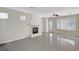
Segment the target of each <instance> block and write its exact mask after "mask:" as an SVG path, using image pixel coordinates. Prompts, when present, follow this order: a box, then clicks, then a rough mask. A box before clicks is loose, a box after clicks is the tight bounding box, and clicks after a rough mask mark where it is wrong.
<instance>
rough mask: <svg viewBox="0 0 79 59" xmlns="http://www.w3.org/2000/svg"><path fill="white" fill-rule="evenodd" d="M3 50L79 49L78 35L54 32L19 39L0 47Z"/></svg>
mask: <svg viewBox="0 0 79 59" xmlns="http://www.w3.org/2000/svg"><path fill="white" fill-rule="evenodd" d="M0 50H3V51H7V50H8V51H79V37H73V36H67V35H62V34H55V33H43V35H42V36H39V37H34V38H28V39H21V40H17V41H14V42H10V43H7V44H6V45H5V46H3V47H0Z"/></svg>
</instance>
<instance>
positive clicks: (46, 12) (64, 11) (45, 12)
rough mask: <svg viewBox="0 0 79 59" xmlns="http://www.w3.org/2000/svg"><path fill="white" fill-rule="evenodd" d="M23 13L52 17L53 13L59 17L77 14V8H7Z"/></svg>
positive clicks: (78, 11) (78, 12)
mask: <svg viewBox="0 0 79 59" xmlns="http://www.w3.org/2000/svg"><path fill="white" fill-rule="evenodd" d="M8 8H10V9H16V10H20V11H24V12H29V13H33V14H38V15H40V16H52V14H53V13H55V14H58V15H60V16H64V15H72V14H79V7H8Z"/></svg>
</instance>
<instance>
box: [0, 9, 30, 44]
mask: <svg viewBox="0 0 79 59" xmlns="http://www.w3.org/2000/svg"><path fill="white" fill-rule="evenodd" d="M0 12H6V13H8V15H9V17H8V19H0V33H1V34H0V44H1V43H6V42H10V41H14V40H18V39H22V38H27V37H29V36H30V26H29V25H28V24H27V21H26V20H25V21H21V20H20V16H21V15H24V16H30V14H27V13H23V12H18V11H14V10H9V9H6V8H0ZM29 20H30V19H29Z"/></svg>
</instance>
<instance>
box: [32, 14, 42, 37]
mask: <svg viewBox="0 0 79 59" xmlns="http://www.w3.org/2000/svg"><path fill="white" fill-rule="evenodd" d="M31 25H32V26H38V28H39V29H38V30H39V33H37V34H32V37H36V36H40V35H42V19H41V17H40V16H39V15H35V14H34V15H32V20H31Z"/></svg>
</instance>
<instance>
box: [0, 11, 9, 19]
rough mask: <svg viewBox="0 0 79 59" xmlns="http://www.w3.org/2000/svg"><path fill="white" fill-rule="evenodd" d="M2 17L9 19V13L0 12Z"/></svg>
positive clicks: (0, 17)
mask: <svg viewBox="0 0 79 59" xmlns="http://www.w3.org/2000/svg"><path fill="white" fill-rule="evenodd" d="M0 19H8V13H4V12H0Z"/></svg>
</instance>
